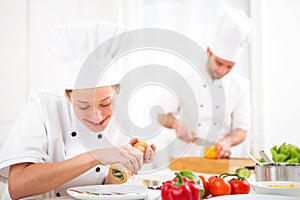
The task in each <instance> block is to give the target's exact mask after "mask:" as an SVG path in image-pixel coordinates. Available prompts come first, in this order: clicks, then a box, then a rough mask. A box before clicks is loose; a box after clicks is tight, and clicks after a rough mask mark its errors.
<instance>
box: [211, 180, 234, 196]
mask: <svg viewBox="0 0 300 200" xmlns="http://www.w3.org/2000/svg"><path fill="white" fill-rule="evenodd" d="M210 193H211V195H212V196H213V197H216V196H222V195H229V194H231V186H230V184H229V183H228V182H227V181H226V180H225V179H223V178H215V179H213V181H212V182H211V183H210Z"/></svg>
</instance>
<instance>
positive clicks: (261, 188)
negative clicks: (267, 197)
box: [250, 181, 300, 197]
mask: <svg viewBox="0 0 300 200" xmlns="http://www.w3.org/2000/svg"><path fill="white" fill-rule="evenodd" d="M250 184H251V186H252V188H253V190H254V191H255V192H256V193H257V194H273V195H284V196H298V197H299V196H300V182H291V181H257V182H252V183H250ZM291 184H293V187H286V186H290V185H291ZM274 186H283V187H274Z"/></svg>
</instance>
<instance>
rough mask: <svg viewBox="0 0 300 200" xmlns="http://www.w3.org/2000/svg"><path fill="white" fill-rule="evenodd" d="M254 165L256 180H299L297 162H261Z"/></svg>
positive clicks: (299, 174) (299, 172)
mask: <svg viewBox="0 0 300 200" xmlns="http://www.w3.org/2000/svg"><path fill="white" fill-rule="evenodd" d="M261 164H262V166H260V165H258V164H256V165H255V179H256V181H296V182H300V164H299V163H261Z"/></svg>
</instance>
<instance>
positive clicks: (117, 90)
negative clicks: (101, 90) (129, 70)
mask: <svg viewBox="0 0 300 200" xmlns="http://www.w3.org/2000/svg"><path fill="white" fill-rule="evenodd" d="M120 89H121V85H120V84H117V85H115V90H116V94H119V92H120Z"/></svg>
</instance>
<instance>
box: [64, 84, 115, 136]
mask: <svg viewBox="0 0 300 200" xmlns="http://www.w3.org/2000/svg"><path fill="white" fill-rule="evenodd" d="M117 90H119V86H118V87H117V88H116V87H113V86H106V87H97V88H91V89H77V90H73V91H72V92H71V93H67V94H66V97H67V99H68V100H69V101H70V102H71V103H72V104H73V108H74V113H75V115H76V116H77V118H78V119H79V120H80V121H81V122H82V123H83V124H84V125H85V126H86V127H87V128H88V129H89V130H91V131H93V132H99V131H103V130H105V128H106V127H107V125H108V123H109V121H110V120H111V118H112V116H113V107H114V99H115V98H114V97H115V95H116V92H117Z"/></svg>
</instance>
